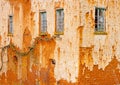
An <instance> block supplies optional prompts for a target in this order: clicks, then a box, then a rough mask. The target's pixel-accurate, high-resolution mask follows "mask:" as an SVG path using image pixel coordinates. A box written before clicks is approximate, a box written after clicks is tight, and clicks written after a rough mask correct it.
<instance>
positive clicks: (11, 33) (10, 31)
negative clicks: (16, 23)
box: [8, 15, 14, 36]
mask: <svg viewBox="0 0 120 85" xmlns="http://www.w3.org/2000/svg"><path fill="white" fill-rule="evenodd" d="M13 31H14V29H13V15H9V17H8V35H10V36H13Z"/></svg>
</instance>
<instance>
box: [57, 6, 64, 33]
mask: <svg viewBox="0 0 120 85" xmlns="http://www.w3.org/2000/svg"><path fill="white" fill-rule="evenodd" d="M61 10H62V11H63V28H62V31H57V29H58V28H57V11H61ZM63 34H64V9H63V8H57V9H56V10H55V35H63Z"/></svg>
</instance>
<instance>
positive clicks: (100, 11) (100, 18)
mask: <svg viewBox="0 0 120 85" xmlns="http://www.w3.org/2000/svg"><path fill="white" fill-rule="evenodd" d="M95 31H96V32H105V9H104V8H95Z"/></svg>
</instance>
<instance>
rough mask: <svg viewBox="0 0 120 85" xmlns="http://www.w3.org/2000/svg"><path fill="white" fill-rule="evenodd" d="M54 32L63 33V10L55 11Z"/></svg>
mask: <svg viewBox="0 0 120 85" xmlns="http://www.w3.org/2000/svg"><path fill="white" fill-rule="evenodd" d="M56 16H57V17H56V19H57V20H56V25H57V27H56V31H57V32H63V28H64V11H63V9H60V10H57V11H56Z"/></svg>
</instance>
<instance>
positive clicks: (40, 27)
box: [39, 11, 47, 36]
mask: <svg viewBox="0 0 120 85" xmlns="http://www.w3.org/2000/svg"><path fill="white" fill-rule="evenodd" d="M42 13H46V29H45V32H44V31H42V30H43V28H42V26H41V25H42V23H41V14H42ZM39 32H40V33H39V34H40V36H42V35H47V12H46V11H40V12H39Z"/></svg>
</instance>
